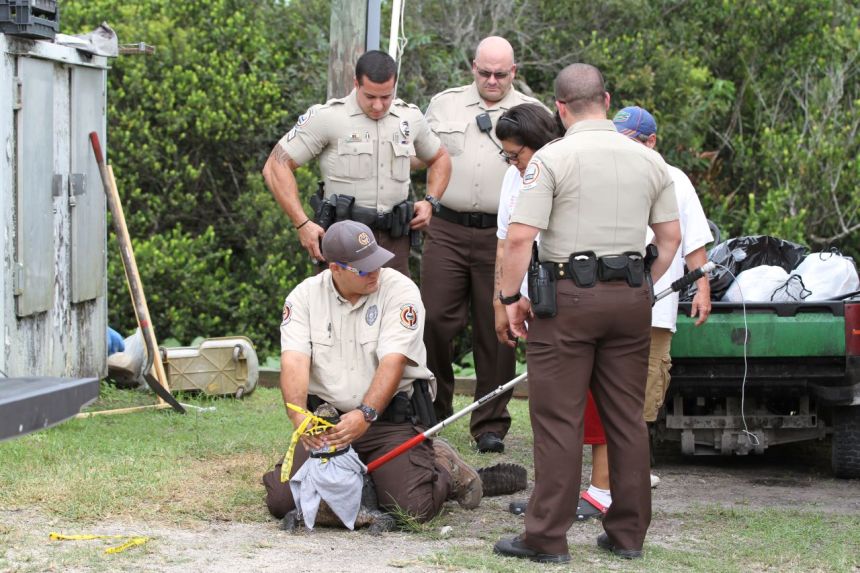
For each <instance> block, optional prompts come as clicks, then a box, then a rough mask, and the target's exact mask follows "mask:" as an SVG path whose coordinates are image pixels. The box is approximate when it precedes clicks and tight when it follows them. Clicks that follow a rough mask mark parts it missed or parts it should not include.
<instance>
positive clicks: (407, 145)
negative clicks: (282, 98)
mask: <svg viewBox="0 0 860 573" xmlns="http://www.w3.org/2000/svg"><path fill="white" fill-rule="evenodd" d="M396 84H397V64H396V63H395V62H394V60H393V59H392V58H391V56H389V55H388V54H386V53H384V52H380V51H378V50H373V51H370V52H367V53H365V54H364V55H362V56H361V57H360V58H359V59H358V62H357V63H356V66H355V88H354V89H353V91H352V92H351V93H350V94H349V95H348V96H346V97H345V98H340V99H332V100H330V101H328V102H327V103H326V104H325V105H315V106H312V107H311V108H310V109H308V111H307V112H306V113H305V114H303V115H302V116H301V117H299V120H298V122H297V123H296V125H295V127H293V128H292V129H291V130H290V131H289V132H288V133H287V134H286V135H284V137H283V138H282V139H281V140H280V141H279V142H278V144H277V145H276V146H275V148H274V150H273V151H272V153H271V155H270V156H269V159H268V160H267V161H266V165H265V167H264V168H263V177H264V178H265V180H266V185H268V187H269V189H270V190H271V192H272V194H273V195H274V196H275V199H276V200H277V201H278V204H279V205H280V206H281V208H282V209H283V210H284V211H285V212H286V213H287V216H289V218H290V219H291V221H292V223H293V225H294V227H295V228H296V229H297V230H298V235H299V239H300V241H301V243H302V246H303V247H305V249H307V251H308V254H310V256H311V257H313V258H314V259H315V260H318V261H319V260H321V259H322V253H321V252H320V246H319V242H320V240H321V238H322V236H323V235H324V233H325V230H324V229H323V228H322V227H320V226H319V225H317V223H316V222H315V221H313V220H312V218H309V217H308V216H307V215H306V214H305V210H304V208H303V206H302V203H301V200H300V199H299V191H298V188H297V185H296V179H295V176H294V175H293V171H295V170H296V169H297V168H298V167H299V166H301V165H304V164H305V163H307V162H308V161H310V160H312V159H313V158H314V157H319V159H320V171H321V172H322V176H323V179H324V181H325V195H326V196H330V195H331V194H337V195H341V196H343V197H347V198H348V197H354V198H355V202H354V203H353V204H352V206H351V208H349V207H348V204H344V205H340V204H338V220H341V219H353V220H357V221H360V222H363V223H365V224H367V225H368V226H370V227H371V228H372V229H373V232H374V234H375V236H376V238H377V240H378V241H379V244H380V245H382V246H384V247H386V248H388V249H390V250H392V251H393V252H394V254H395V257H394V259H392V261H391V262H390V263H389V266H391V267H393V268H396V269H397V270H399V271H401V272H403V273H404V274H407V275H408V274H409V265H408V257H409V245H410V242H409V231H410V230H411V229H415V230H417V229H422V228H424V227H426V226H427V224H428V223H429V221H430V218H431V216H432V211H433V206H432V204H433V203H435V202H436V201H437V200H438V199H439V198H441V197H442V194H443V193H444V192H445V187H446V186H447V184H448V178H449V177H450V174H451V163H450V159H449V158H448V154H447V152H446V151H445V149H444V147H442V146H441V145H440V143H439V138H438V137H436V135H435V134H433V132H432V131H430V128H429V127H428V126H427V122H426V121H425V120H424V116H423V115H422V113H421V110H420V109H418V107H417V106H414V105H411V104H406V103H404V102H403V101H402V100H399V99H397V100H395V99H394V92H395V89H396ZM412 157H417V158H418V159H420V160H422V161H424V162H425V163H426V164H427V165H429V169H428V172H427V197H425V199H426V200H424V201H417V202H416V203H415V204H414V218H412V219H411V220H408V219H404V224H403V225H399V224H395V223H393V222H392V218H397V217H398V216H401V215H403V213H405V212H406V211H405V209H407V207H406V206H405V205H404V202H405V201H406V200H407V198H408V194H409V173H410V160H411V158H412ZM343 197H342V198H343ZM347 202H348V200H347ZM344 207H345V208H344ZM402 209H403V210H404V211H401V210H402Z"/></svg>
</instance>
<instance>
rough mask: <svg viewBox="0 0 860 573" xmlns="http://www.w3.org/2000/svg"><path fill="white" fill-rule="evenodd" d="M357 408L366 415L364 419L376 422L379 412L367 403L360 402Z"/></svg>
mask: <svg viewBox="0 0 860 573" xmlns="http://www.w3.org/2000/svg"><path fill="white" fill-rule="evenodd" d="M357 409H358V410H359V411H360V412H361V413H362V414H363V415H364V421H365V422H367V423H368V424H370V423H372V422H375V421H376V419H377V418H379V413H378V412H377V411H376V410H375V409H374V408H371V407H370V406H368V405H367V404H359V405H358V408H357Z"/></svg>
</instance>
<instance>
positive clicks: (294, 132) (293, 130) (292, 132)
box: [287, 127, 296, 142]
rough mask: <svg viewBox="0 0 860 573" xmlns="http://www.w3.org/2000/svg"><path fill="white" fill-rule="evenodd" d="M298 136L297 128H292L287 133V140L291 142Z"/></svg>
mask: <svg viewBox="0 0 860 573" xmlns="http://www.w3.org/2000/svg"><path fill="white" fill-rule="evenodd" d="M295 136H296V128H295V127H294V128H292V129H291V130H290V132H289V133H288V134H287V141H288V142H290V141H292V140H293V138H294V137H295Z"/></svg>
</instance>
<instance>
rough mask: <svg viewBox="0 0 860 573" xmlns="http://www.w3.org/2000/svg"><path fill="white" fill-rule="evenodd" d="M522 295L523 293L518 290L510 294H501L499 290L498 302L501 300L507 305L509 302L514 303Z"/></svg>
mask: <svg viewBox="0 0 860 573" xmlns="http://www.w3.org/2000/svg"><path fill="white" fill-rule="evenodd" d="M522 297H523V295H521V294H520V291H517V292H516V294H512V295H511V296H504V295H503V294H502V291H499V302H501V303H502V304H503V305H505V306H508V305H509V304H514V303H515V302H517V301H518V300H520V299H521V298H522Z"/></svg>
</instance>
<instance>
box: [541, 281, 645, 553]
mask: <svg viewBox="0 0 860 573" xmlns="http://www.w3.org/2000/svg"><path fill="white" fill-rule="evenodd" d="M556 284H557V285H558V315H557V316H556V317H555V318H549V319H535V320H533V321H532V322H531V323H530V325H529V333H528V347H527V357H528V372H529V412H530V416H531V423H532V430H533V432H534V460H535V475H536V476H538V478H537V479H536V480H535V489H534V493H532V496H531V499H530V500H529V502H528V507H529V511H528V513H527V514H526V520H525V522H526V539H525V542H526V544H527V545H528V546H529V547H530V548H533V549H535V550H538V551H541V552H545V553H558V554H563V553H567V551H568V546H567V538H566V533H567V530H568V529H569V528H570V526H571V524H572V523H573V521H574V519H575V514H576V505H577V500H578V499H579V486H580V480H581V472H582V466H581V462H582V438H583V414H584V411H585V403H586V394H587V390H588V389H589V388H590V389H591V392H592V394H593V395H594V400H595V402H596V403H597V409H598V411H599V412H600V419H601V420H602V421H603V424H604V426H605V428H606V438H607V443H608V453H609V467H610V468H612V470H611V471H610V489H611V490H612V505H611V506H610V507H609V511H608V512H607V514H606V516H605V517H604V519H603V527H604V529H605V530H606V533H607V534H608V535H609V539H610V541H612V543H613V544H614V545H615V546H616V547H620V548H623V549H641V548H642V544H643V542H644V539H645V533H646V531H647V529H648V525H649V523H650V522H651V488H650V481H649V471H650V464H649V452H648V432H647V429H646V426H645V420H644V419H643V418H642V408H643V401H644V396H645V379H646V377H647V373H648V346H649V334H650V329H651V302H650V298H649V297H650V295H649V292H648V288H647V287H644V286H643V287H641V288H631V287H629V286H628V285H627V283H626V282H618V281H615V282H598V283H596V284H595V285H594V286H593V287H592V288H587V289H586V288H579V287H577V286H576V285H575V284H574V283H573V281H571V280H559V281H558V282H557V283H556Z"/></svg>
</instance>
